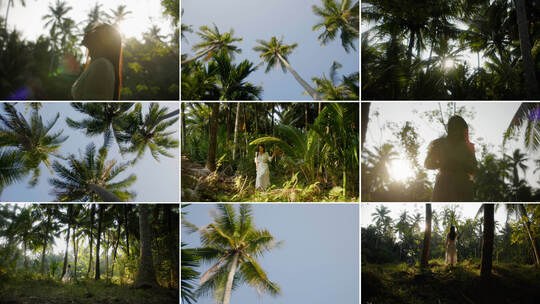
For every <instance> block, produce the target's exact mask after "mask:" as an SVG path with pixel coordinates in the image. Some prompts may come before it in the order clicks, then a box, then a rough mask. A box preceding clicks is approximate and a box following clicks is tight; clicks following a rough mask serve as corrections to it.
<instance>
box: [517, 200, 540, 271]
mask: <svg viewBox="0 0 540 304" xmlns="http://www.w3.org/2000/svg"><path fill="white" fill-rule="evenodd" d="M519 210H520V211H521V216H524V217H525V228H526V229H527V234H528V235H529V239H530V240H531V246H532V248H533V252H534V258H535V260H534V262H535V263H534V264H535V265H536V267H540V257H539V256H538V249H537V248H536V242H535V241H534V240H535V238H534V237H533V235H532V232H531V222H530V220H529V216H528V215H527V210H526V209H525V205H523V204H519Z"/></svg>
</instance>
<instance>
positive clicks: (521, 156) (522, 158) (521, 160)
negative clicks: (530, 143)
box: [505, 149, 529, 187]
mask: <svg viewBox="0 0 540 304" xmlns="http://www.w3.org/2000/svg"><path fill="white" fill-rule="evenodd" d="M526 156H527V154H525V153H521V151H520V150H519V149H516V150H514V153H513V154H512V156H510V155H508V154H505V157H507V158H508V159H509V160H510V166H511V168H512V177H513V185H514V187H517V186H518V185H519V172H518V168H520V169H521V170H522V171H523V174H524V175H525V173H526V172H527V169H528V168H529V167H528V166H527V165H526V164H525V162H526V161H527V160H529V158H527V157H526Z"/></svg>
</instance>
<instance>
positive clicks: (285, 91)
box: [181, 0, 359, 100]
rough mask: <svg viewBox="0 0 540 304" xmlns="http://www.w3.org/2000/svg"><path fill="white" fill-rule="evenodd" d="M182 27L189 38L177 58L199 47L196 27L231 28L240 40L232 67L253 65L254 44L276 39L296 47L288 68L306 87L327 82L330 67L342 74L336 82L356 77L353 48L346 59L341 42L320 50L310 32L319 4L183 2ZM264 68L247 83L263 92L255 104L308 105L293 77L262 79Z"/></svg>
mask: <svg viewBox="0 0 540 304" xmlns="http://www.w3.org/2000/svg"><path fill="white" fill-rule="evenodd" d="M181 5H182V8H183V9H184V15H183V17H181V21H182V23H183V24H186V25H191V26H192V29H193V31H194V33H186V34H185V35H186V38H187V40H185V39H184V40H182V41H181V52H182V54H185V53H187V54H189V56H190V57H191V56H192V55H193V54H194V52H193V50H192V47H193V46H194V45H195V44H197V43H198V42H200V39H199V36H198V35H197V34H196V32H197V31H198V29H199V27H200V26H202V25H207V26H212V23H215V24H216V25H217V27H218V28H219V30H220V32H228V31H229V30H230V29H231V28H233V29H234V31H235V37H240V38H243V41H241V42H239V43H237V46H238V47H240V48H241V49H242V53H240V54H238V55H236V60H235V62H236V63H238V62H240V61H242V60H244V59H247V60H249V61H251V62H253V63H254V64H259V63H260V62H261V59H260V58H259V53H258V52H255V51H253V47H254V46H257V45H258V43H257V42H256V40H257V39H263V40H266V41H268V40H269V39H270V37H272V36H276V37H277V38H278V39H279V38H281V36H284V40H283V43H284V44H292V43H294V42H297V43H298V46H297V47H296V49H295V50H294V51H293V53H292V54H291V55H290V56H289V63H290V64H291V66H292V67H293V68H294V69H295V70H296V71H297V72H298V74H300V76H301V77H302V78H303V79H304V80H305V81H307V82H308V83H310V84H311V85H312V86H313V83H312V82H311V78H312V77H322V76H323V73H324V74H325V75H326V76H327V77H329V75H328V74H329V69H330V66H331V65H332V62H333V61H334V60H335V61H338V62H339V63H341V64H342V65H343V68H341V69H340V70H338V75H337V76H338V80H339V79H341V76H342V75H344V74H345V75H347V74H350V73H353V72H358V64H359V52H358V50H359V47H357V50H356V51H354V50H351V52H350V53H346V52H345V50H344V49H343V47H342V46H341V39H339V37H338V39H336V40H334V41H332V42H330V43H328V44H327V45H326V46H321V45H320V42H319V41H318V40H317V37H318V36H319V34H320V33H321V32H322V30H321V31H319V32H314V31H312V29H311V28H312V27H313V26H314V25H315V24H317V23H318V20H319V18H318V17H317V16H316V15H315V14H313V11H312V9H311V7H312V5H317V6H319V7H320V6H322V1H320V0H294V1H291V0H271V1H268V0H227V1H215V0H183V1H181ZM357 44H359V42H358V41H357ZM264 70H265V66H261V67H259V69H258V70H257V71H255V72H253V73H252V74H251V75H250V77H248V80H249V81H250V82H252V83H254V84H255V85H262V86H263V89H264V91H263V93H262V96H261V98H262V99H264V100H311V98H310V97H309V95H303V94H302V93H303V92H304V91H305V90H304V89H303V88H302V87H301V86H300V84H299V83H298V82H297V81H296V80H295V79H294V77H293V76H292V75H291V74H290V73H289V72H287V73H286V74H284V73H283V72H282V70H281V67H280V68H279V69H272V70H271V71H269V72H268V73H264Z"/></svg>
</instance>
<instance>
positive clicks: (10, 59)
mask: <svg viewBox="0 0 540 304" xmlns="http://www.w3.org/2000/svg"><path fill="white" fill-rule="evenodd" d="M8 2H9V3H8V4H11V5H13V4H14V3H15V2H17V1H8ZM28 2H29V1H20V4H21V5H23V6H24V5H25V4H26V3H28ZM161 5H162V9H163V11H164V13H163V14H164V16H167V17H169V19H170V20H171V27H172V28H173V29H174V33H173V34H172V35H170V37H167V36H165V35H163V34H162V33H161V29H160V28H159V27H158V26H156V25H150V26H149V28H148V30H147V31H146V32H145V33H144V34H143V41H140V40H137V39H136V38H128V39H126V37H123V39H124V42H123V47H124V49H123V63H124V65H123V79H122V91H121V98H122V99H129V100H177V99H178V96H179V86H178V83H179V78H178V65H179V61H178V50H179V44H178V33H179V29H178V26H177V24H178V20H179V8H178V7H179V1H178V0H161ZM9 8H10V5H8V9H7V10H6V14H5V15H4V16H2V17H0V49H1V50H2V52H0V79H1V80H2V81H1V82H0V98H1V99H4V100H6V99H8V100H29V99H34V100H72V99H73V98H72V96H71V86H72V84H73V83H74V82H75V80H76V79H77V77H78V75H79V74H80V73H81V71H82V66H81V63H83V61H84V60H86V59H85V58H84V51H83V48H82V46H81V40H82V39H83V35H84V33H85V32H86V31H87V30H89V29H91V28H92V27H93V26H94V25H96V24H100V23H110V24H112V25H115V26H118V25H120V24H121V23H122V22H123V21H124V20H125V19H126V18H129V17H130V15H131V14H133V12H132V11H131V10H130V9H129V6H126V5H119V6H118V7H116V8H115V9H110V10H108V11H106V10H105V9H104V8H103V5H102V4H99V3H97V2H96V3H95V5H94V6H92V7H91V9H90V10H89V12H88V15H87V18H86V19H85V20H73V19H71V18H70V17H68V16H67V14H69V13H70V12H71V11H72V10H73V7H72V6H69V5H68V3H67V2H66V1H61V0H56V2H54V4H53V3H51V4H50V5H49V9H48V11H47V12H44V15H43V17H42V23H43V27H44V29H46V30H48V32H49V34H48V35H41V36H39V37H38V38H37V39H36V41H28V40H25V39H23V37H22V34H21V33H19V32H18V31H16V30H8V28H7V22H6V20H9Z"/></svg>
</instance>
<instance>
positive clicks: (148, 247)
mask: <svg viewBox="0 0 540 304" xmlns="http://www.w3.org/2000/svg"><path fill="white" fill-rule="evenodd" d="M148 218H149V212H148V205H146V204H139V234H140V237H139V238H140V240H141V251H140V252H141V253H140V256H139V268H138V271H137V276H136V277H135V282H134V283H133V286H134V287H135V288H147V287H154V286H156V285H157V281H156V272H155V271H154V261H153V259H152V232H151V230H150V222H149V219H148Z"/></svg>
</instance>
